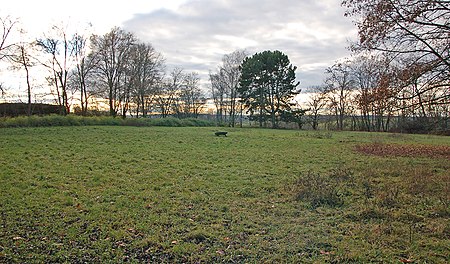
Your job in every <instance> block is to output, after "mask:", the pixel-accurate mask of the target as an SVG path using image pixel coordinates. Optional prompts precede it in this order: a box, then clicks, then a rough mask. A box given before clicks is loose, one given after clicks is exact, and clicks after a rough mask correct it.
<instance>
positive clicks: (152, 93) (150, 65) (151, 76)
mask: <svg viewBox="0 0 450 264" xmlns="http://www.w3.org/2000/svg"><path fill="white" fill-rule="evenodd" d="M1 22H2V25H3V41H2V42H1V43H0V45H1V46H0V54H1V57H0V59H1V60H6V61H8V62H9V63H10V64H11V66H12V68H13V69H15V70H21V71H23V72H24V75H25V79H26V83H27V88H28V89H27V97H28V105H29V111H28V114H31V104H32V92H33V84H32V80H33V78H32V76H31V71H30V69H31V68H33V67H38V66H39V67H41V68H44V69H46V70H47V73H48V75H47V76H46V81H47V82H48V85H49V87H50V90H51V91H50V94H51V95H53V96H54V98H55V101H56V103H57V104H58V105H59V106H60V109H61V114H63V115H66V114H68V113H69V112H70V109H71V106H72V102H73V101H74V99H76V98H73V97H74V96H78V99H77V101H78V102H79V108H77V111H78V112H79V113H80V114H82V115H86V114H88V112H89V109H90V105H89V103H90V102H91V99H92V98H94V97H95V98H104V99H106V100H107V101H108V108H109V115H111V116H114V117H116V116H122V117H124V118H125V116H126V115H127V114H129V113H131V112H133V113H134V114H135V115H136V116H138V117H139V116H144V117H145V116H147V115H148V113H149V112H152V111H155V110H156V109H157V110H158V111H160V113H161V115H162V116H163V117H165V116H168V115H175V116H177V117H196V116H197V115H198V114H199V112H200V110H201V107H202V106H203V104H204V101H205V95H204V93H203V91H202V90H201V89H200V87H199V76H198V74H197V73H195V72H186V71H185V70H184V69H182V68H180V67H178V68H175V69H172V70H171V71H170V72H168V73H167V72H166V66H165V59H164V57H163V55H162V54H161V53H159V52H158V51H156V50H155V48H154V47H153V46H152V45H151V44H150V43H144V42H142V41H140V40H139V39H138V38H137V37H136V36H135V35H134V34H133V33H131V32H127V31H125V30H123V29H121V28H118V27H115V28H113V29H111V31H110V32H108V33H106V34H104V35H95V34H94V35H90V36H85V35H81V34H78V33H76V34H73V35H68V34H67V32H66V31H65V30H64V28H62V27H57V26H54V27H53V28H52V30H51V32H50V33H49V34H48V35H47V36H44V37H42V38H38V39H35V40H33V41H31V42H27V43H25V42H20V43H13V44H9V45H8V44H7V41H6V40H7V37H8V35H9V34H11V31H12V30H13V27H14V25H15V24H16V21H13V20H11V19H9V18H7V19H2V20H1ZM2 91H4V88H3V89H2ZM132 108H133V109H132Z"/></svg>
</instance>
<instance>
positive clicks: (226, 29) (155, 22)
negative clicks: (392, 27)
mask: <svg viewBox="0 0 450 264" xmlns="http://www.w3.org/2000/svg"><path fill="white" fill-rule="evenodd" d="M343 12H344V10H343V9H342V8H341V7H340V5H339V2H338V1H335V0H322V1H314V0H306V1H297V0H279V1H269V0H247V1H242V0H221V1H208V0H196V1H187V2H185V3H184V4H183V5H181V6H180V7H179V8H178V9H176V10H156V11H153V12H149V13H147V14H144V13H141V14H139V15H136V16H134V17H133V18H132V19H130V20H128V21H126V22H125V23H124V27H125V29H127V30H130V31H133V32H135V33H136V34H137V35H138V37H140V38H141V39H143V40H145V41H147V42H150V43H152V44H153V45H154V46H155V48H156V49H157V50H159V51H161V52H162V53H163V54H164V55H165V57H166V58H167V62H168V63H169V64H170V65H179V66H183V67H184V68H186V70H189V71H197V72H200V73H201V74H203V77H205V78H206V75H207V72H208V70H214V69H215V68H216V65H218V64H219V63H220V59H221V57H222V56H223V55H224V54H226V53H230V52H233V51H234V50H236V49H247V50H248V51H249V52H251V53H255V52H260V51H263V50H267V49H270V50H275V49H277V50H280V51H282V52H284V53H285V54H287V55H288V56H289V58H290V59H291V62H292V63H293V64H294V65H296V66H298V68H299V70H298V74H297V75H298V77H299V79H300V80H301V83H302V85H304V86H310V85H316V84H320V83H321V82H322V79H323V72H324V71H325V68H326V67H327V66H331V64H332V63H333V62H334V61H335V60H337V59H339V58H341V57H344V56H347V55H348V54H349V52H348V51H347V50H346V46H347V45H348V43H347V40H348V39H350V38H353V36H355V34H356V31H355V29H354V27H353V25H352V24H351V21H349V20H348V19H347V18H345V17H343ZM202 61H203V62H204V63H202ZM214 61H215V63H213V62H214ZM189 67H191V68H189ZM303 73H304V74H303Z"/></svg>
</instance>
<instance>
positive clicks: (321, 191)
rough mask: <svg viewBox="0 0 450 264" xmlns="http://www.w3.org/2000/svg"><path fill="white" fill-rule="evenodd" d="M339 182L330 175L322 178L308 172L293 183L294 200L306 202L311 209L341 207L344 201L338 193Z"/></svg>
mask: <svg viewBox="0 0 450 264" xmlns="http://www.w3.org/2000/svg"><path fill="white" fill-rule="evenodd" d="M339 181H340V180H338V179H337V178H336V177H333V175H331V174H330V175H326V176H323V175H321V174H320V173H315V172H311V171H309V172H307V173H306V174H305V175H303V176H302V177H300V178H298V179H297V180H296V181H295V183H294V190H295V196H296V199H297V200H303V201H306V202H308V203H309V204H310V206H311V207H312V208H317V207H319V206H322V205H327V206H331V207H337V206H341V205H343V203H344V201H343V199H342V195H341V194H340V193H339V186H340V184H339Z"/></svg>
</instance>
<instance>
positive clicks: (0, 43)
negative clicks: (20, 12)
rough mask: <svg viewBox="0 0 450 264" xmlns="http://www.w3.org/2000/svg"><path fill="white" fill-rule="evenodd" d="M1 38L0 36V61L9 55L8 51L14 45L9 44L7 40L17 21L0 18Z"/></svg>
mask: <svg viewBox="0 0 450 264" xmlns="http://www.w3.org/2000/svg"><path fill="white" fill-rule="evenodd" d="M0 23H1V28H0V30H1V32H0V33H1V36H0V61H1V60H3V59H5V58H6V57H8V56H9V55H10V53H9V51H10V49H11V48H12V47H13V46H14V43H9V42H8V39H9V36H10V35H11V33H12V30H13V29H14V26H15V25H16V24H17V20H13V19H12V18H11V17H9V16H8V17H6V18H1V17H0Z"/></svg>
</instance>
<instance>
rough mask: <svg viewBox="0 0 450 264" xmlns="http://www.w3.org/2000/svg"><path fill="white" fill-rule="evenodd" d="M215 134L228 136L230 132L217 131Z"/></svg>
mask: <svg viewBox="0 0 450 264" xmlns="http://www.w3.org/2000/svg"><path fill="white" fill-rule="evenodd" d="M214 134H216V136H227V134H228V132H227V131H217V132H215V133H214Z"/></svg>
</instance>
